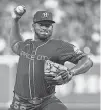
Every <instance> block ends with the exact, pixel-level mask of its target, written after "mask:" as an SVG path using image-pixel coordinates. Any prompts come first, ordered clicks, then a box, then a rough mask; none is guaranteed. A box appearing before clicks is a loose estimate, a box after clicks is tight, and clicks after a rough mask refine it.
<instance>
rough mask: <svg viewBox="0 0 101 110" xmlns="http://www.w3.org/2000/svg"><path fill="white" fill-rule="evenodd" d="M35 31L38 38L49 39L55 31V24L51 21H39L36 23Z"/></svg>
mask: <svg viewBox="0 0 101 110" xmlns="http://www.w3.org/2000/svg"><path fill="white" fill-rule="evenodd" d="M33 26H34V31H35V34H36V35H37V37H38V39H40V40H46V39H49V38H50V37H51V35H52V32H53V25H52V23H50V22H45V21H44V22H38V23H35V24H34V25H33Z"/></svg>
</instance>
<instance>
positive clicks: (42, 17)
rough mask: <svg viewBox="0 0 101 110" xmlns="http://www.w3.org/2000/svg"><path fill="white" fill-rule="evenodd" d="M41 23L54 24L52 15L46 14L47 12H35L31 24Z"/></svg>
mask: <svg viewBox="0 0 101 110" xmlns="http://www.w3.org/2000/svg"><path fill="white" fill-rule="evenodd" d="M42 21H48V22H50V23H55V21H53V15H52V13H51V12H48V11H37V12H36V13H35V14H34V17H33V22H34V23H37V22H42Z"/></svg>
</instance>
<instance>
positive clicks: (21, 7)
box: [16, 6, 24, 14]
mask: <svg viewBox="0 0 101 110" xmlns="http://www.w3.org/2000/svg"><path fill="white" fill-rule="evenodd" d="M16 11H17V13H19V14H20V13H23V12H24V7H23V6H18V7H17V8H16Z"/></svg>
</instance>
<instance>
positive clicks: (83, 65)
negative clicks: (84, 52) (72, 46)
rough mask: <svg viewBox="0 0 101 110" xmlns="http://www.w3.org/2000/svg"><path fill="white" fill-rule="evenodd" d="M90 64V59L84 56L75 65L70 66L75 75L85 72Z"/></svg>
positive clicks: (91, 64)
mask: <svg viewBox="0 0 101 110" xmlns="http://www.w3.org/2000/svg"><path fill="white" fill-rule="evenodd" d="M92 66H93V62H92V61H91V59H90V58H87V57H84V58H82V59H81V60H80V61H79V62H78V64H77V65H76V66H74V67H73V68H71V72H73V74H74V76H75V75H78V74H82V73H85V72H87V71H88V70H89V69H90V68H91V67H92Z"/></svg>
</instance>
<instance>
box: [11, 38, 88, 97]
mask: <svg viewBox="0 0 101 110" xmlns="http://www.w3.org/2000/svg"><path fill="white" fill-rule="evenodd" d="M12 50H13V51H14V53H16V54H17V55H19V56H20V58H19V62H18V68H17V75H16V83H15V88H14V91H15V92H16V93H17V94H19V95H20V96H22V97H24V98H34V97H39V98H40V97H45V96H47V95H50V94H52V93H53V92H55V87H54V86H52V87H51V86H49V85H48V84H47V82H46V81H45V80H44V63H45V60H51V61H53V62H56V63H59V64H62V65H63V64H64V62H66V61H69V62H72V63H74V64H77V63H78V61H79V60H80V59H81V58H82V57H84V56H86V55H85V54H84V53H83V52H82V51H80V50H79V49H76V47H75V46H74V45H72V44H70V43H68V42H64V41H61V40H54V39H51V40H49V41H46V42H42V41H32V40H26V41H25V42H17V43H15V44H14V45H13V46H12Z"/></svg>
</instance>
